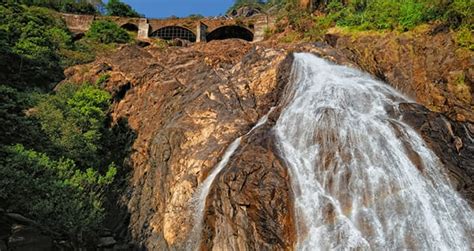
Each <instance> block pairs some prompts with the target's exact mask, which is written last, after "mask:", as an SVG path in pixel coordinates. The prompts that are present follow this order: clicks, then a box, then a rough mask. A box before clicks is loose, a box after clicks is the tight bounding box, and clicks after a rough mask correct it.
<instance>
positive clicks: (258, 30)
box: [253, 14, 269, 42]
mask: <svg viewBox="0 0 474 251" xmlns="http://www.w3.org/2000/svg"><path fill="white" fill-rule="evenodd" d="M268 28H269V19H268V16H267V15H263V14H262V15H260V16H259V17H258V18H257V20H256V22H255V25H254V32H253V42H259V41H262V40H264V39H265V30H266V29H268Z"/></svg>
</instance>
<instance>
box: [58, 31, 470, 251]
mask: <svg viewBox="0 0 474 251" xmlns="http://www.w3.org/2000/svg"><path fill="white" fill-rule="evenodd" d="M344 39H347V40H344ZM344 41H346V42H344ZM367 44H368V42H366V43H362V42H360V45H359V43H358V45H357V46H364V45H365V46H367ZM333 45H334V46H335V47H336V48H338V49H337V50H336V49H334V48H332V47H330V46H321V45H320V46H314V45H298V46H287V47H286V48H283V47H278V46H270V45H266V44H249V43H246V42H243V41H238V40H228V41H222V42H211V43H208V44H196V45H193V46H191V47H175V48H169V49H165V50H161V49H159V48H154V47H152V46H150V47H148V48H140V47H137V46H125V47H123V48H121V49H120V50H119V51H118V52H117V53H115V54H114V55H110V56H109V57H106V58H102V59H99V60H97V61H96V62H94V63H91V64H88V65H82V66H77V67H73V68H71V69H69V70H68V71H67V72H66V76H67V78H68V79H67V80H66V81H68V80H70V81H74V82H84V81H89V82H96V81H97V79H99V77H100V76H101V75H105V74H107V75H109V76H110V78H109V79H108V80H107V81H106V82H105V83H103V86H104V88H105V89H107V90H109V91H110V92H111V93H113V95H114V106H113V110H112V111H111V117H112V120H113V121H114V122H118V121H120V120H126V121H128V124H129V126H130V127H131V128H132V129H133V130H134V131H135V132H136V133H137V138H136V140H135V142H134V144H133V149H132V150H133V153H132V154H131V156H130V158H129V160H128V164H129V166H130V167H131V170H132V171H131V176H130V180H129V184H128V189H127V193H126V194H124V195H123V201H121V202H120V203H124V204H126V205H127V208H128V211H129V213H130V219H129V224H125V225H124V226H123V227H126V228H129V229H130V231H131V234H132V238H133V240H134V241H135V242H136V243H139V245H141V246H143V247H146V248H148V249H149V250H176V249H183V248H184V247H185V246H184V245H185V244H186V241H187V239H188V238H189V236H190V234H191V230H192V227H193V225H194V224H195V221H194V218H193V215H194V213H195V212H194V210H193V207H192V205H191V203H190V200H191V198H192V196H193V194H194V193H195V192H196V189H197V187H198V186H199V184H201V183H202V182H203V180H204V179H205V178H206V177H207V175H208V174H209V173H210V171H211V170H212V168H213V167H214V166H215V165H216V164H217V163H218V161H219V160H220V159H221V158H222V155H223V153H224V151H225V150H226V148H227V146H228V145H229V144H230V143H231V142H232V141H233V140H235V139H236V138H238V137H240V136H243V135H245V136H244V137H243V138H242V143H241V144H240V147H239V148H238V149H237V150H236V152H235V153H234V154H233V155H232V157H231V159H230V160H229V162H228V165H227V166H226V167H225V169H224V170H223V171H222V172H221V173H220V174H219V175H218V176H217V178H216V180H215V182H214V183H213V184H212V186H211V190H210V193H209V196H208V197H207V201H206V206H205V211H204V212H205V213H204V222H203V231H202V235H201V242H200V245H199V246H200V248H201V249H203V250H208V249H212V248H214V249H215V250H222V249H225V247H229V246H234V247H236V248H237V249H239V250H282V249H292V248H293V246H294V242H295V226H294V219H293V212H292V208H293V207H292V203H293V201H292V193H293V191H292V190H291V186H290V184H289V179H288V173H287V169H286V166H285V163H284V162H283V161H282V160H281V159H280V158H279V154H278V152H277V151H276V150H275V143H274V137H273V135H272V131H271V130H270V128H271V127H272V126H273V124H274V123H275V121H276V119H277V118H278V116H279V113H280V109H281V107H279V108H277V109H275V110H274V111H273V112H272V113H271V114H270V117H269V120H268V122H267V123H266V124H265V125H264V126H262V127H259V128H257V129H256V130H254V131H252V132H251V133H250V134H248V135H246V134H247V133H248V132H249V130H250V129H251V128H252V127H253V125H255V123H256V122H257V120H258V119H259V118H260V117H262V116H263V115H265V114H266V113H267V112H268V111H269V110H270V108H271V107H273V106H278V105H279V104H281V102H284V101H283V100H282V99H281V97H282V94H283V93H284V92H285V87H286V86H287V83H288V82H289V80H288V76H289V71H290V66H291V62H292V57H291V53H290V52H291V51H295V50H297V51H310V52H313V53H315V54H318V55H320V56H322V57H325V58H327V59H329V60H332V61H335V62H337V63H341V64H353V63H355V64H356V65H359V66H360V67H362V68H363V69H366V70H367V71H369V72H373V73H374V74H376V75H377V76H379V77H383V78H384V79H386V80H388V81H389V82H390V83H392V84H393V85H394V86H395V87H398V88H399V89H401V90H402V91H404V92H406V93H407V94H413V93H415V94H419V97H420V101H421V103H422V104H425V105H428V104H431V103H429V102H428V101H426V103H424V100H425V99H426V100H433V99H436V98H434V97H432V96H431V93H432V91H433V88H432V87H431V86H432V83H431V82H429V83H428V84H426V83H425V82H423V83H424V84H417V83H421V82H422V80H420V79H419V78H422V79H423V80H424V79H425V78H424V77H420V76H425V77H426V76H428V75H429V76H430V79H431V76H432V74H428V73H430V72H431V71H432V70H433V69H427V70H423V67H425V66H427V62H432V61H433V60H428V59H427V58H428V56H424V58H423V59H419V58H417V60H418V61H416V62H419V64H418V63H416V67H417V68H416V69H418V70H417V71H416V72H410V73H409V74H408V75H406V74H407V73H406V72H405V70H406V69H405V67H407V68H409V67H411V66H413V64H414V63H413V61H410V60H411V59H410V60H406V61H403V62H411V63H412V65H409V66H406V65H403V64H402V65H401V66H398V63H400V60H399V58H398V57H393V55H391V54H390V55H385V54H383V55H380V56H379V55H378V54H376V51H379V50H382V49H381V48H382V47H383V45H381V44H378V43H376V44H375V46H374V47H370V46H368V48H367V49H366V50H373V52H371V53H372V54H370V55H372V56H364V55H369V54H362V53H358V52H357V50H355V49H350V48H352V47H350V46H353V44H350V43H349V38H338V39H337V42H336V43H333ZM377 48H378V49H377ZM397 48H398V47H397ZM396 51H397V53H398V55H405V54H404V53H403V51H404V50H402V52H401V51H398V50H396ZM430 53H431V52H430ZM344 55H347V57H345V56H344ZM384 55H385V56H384ZM426 55H427V54H426ZM379 57H382V58H383V59H379ZM420 57H422V56H420ZM374 58H377V59H374ZM400 58H404V56H400ZM350 59H352V61H351V60H350ZM374 60H376V61H375V62H377V63H376V64H375V65H376V66H375V65H374ZM413 60H414V59H413ZM420 62H421V63H420ZM456 62H457V61H456ZM462 62H463V63H459V64H460V65H458V66H457V69H458V68H459V69H462V67H463V66H464V65H465V64H466V62H465V61H462ZM432 64H434V63H430V64H429V65H432ZM446 64H447V65H449V62H447V63H446ZM372 66H373V67H372ZM395 66H396V67H395ZM433 67H434V66H433ZM450 67H452V66H450ZM435 68H437V67H435ZM450 69H451V68H450ZM453 69H454V68H453ZM433 71H438V70H433ZM439 71H440V72H439V73H438V74H439V77H440V78H448V77H449V76H450V74H448V73H449V70H448V73H446V72H444V71H445V70H439ZM466 71H468V70H465V71H463V72H464V73H466ZM400 76H403V77H400ZM426 78H427V77H426ZM436 78H437V77H433V79H436ZM426 88H428V90H426ZM430 88H431V89H430ZM437 90H439V91H440V92H441V90H444V89H440V88H438V89H437ZM424 95H425V96H424ZM443 97H444V96H443ZM423 98H425V99H423ZM450 98H452V96H449V95H448V96H446V97H445V99H446V100H450ZM446 102H448V101H445V103H442V104H446ZM449 102H451V101H449ZM453 102H454V104H457V103H456V102H461V101H459V99H458V98H456V97H454V101H453ZM440 107H442V108H443V109H444V110H443V109H441V108H440V110H442V111H444V112H445V113H446V114H448V115H449V116H451V117H454V118H460V117H459V116H461V115H462V116H464V119H463V120H466V121H471V120H470V119H471V117H470V116H471V115H470V114H471V113H472V110H471V111H468V110H466V109H465V108H466V106H465V103H462V105H459V106H444V105H443V106H440ZM459 109H460V110H459ZM400 111H401V113H402V115H403V116H404V118H405V119H406V121H408V122H409V123H411V124H412V125H413V126H414V127H415V128H417V129H419V131H420V133H421V134H422V135H423V136H424V138H425V140H426V141H427V142H428V143H429V144H430V146H431V147H432V148H433V149H434V150H435V152H436V153H437V154H438V156H439V157H440V158H441V159H442V161H443V163H445V165H446V167H447V168H448V170H450V173H451V174H452V177H453V183H454V184H455V185H456V187H457V188H458V189H459V190H460V191H461V192H462V194H463V195H465V196H466V197H467V198H469V199H471V201H472V199H473V181H472V177H474V176H473V175H472V174H473V171H474V167H473V166H472V163H471V162H472V161H469V160H472V159H473V158H474V143H473V141H472V135H473V134H474V128H473V125H472V124H471V123H469V122H466V123H462V122H455V121H454V120H450V119H448V118H447V117H445V116H444V115H442V114H439V113H435V112H432V111H429V110H427V109H425V108H423V107H422V106H419V105H413V104H402V105H401V107H400ZM453 114H454V115H453ZM457 114H461V115H457ZM125 220H126V219H123V220H122V219H120V220H119V221H125Z"/></svg>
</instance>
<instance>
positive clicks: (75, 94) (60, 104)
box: [34, 84, 111, 166]
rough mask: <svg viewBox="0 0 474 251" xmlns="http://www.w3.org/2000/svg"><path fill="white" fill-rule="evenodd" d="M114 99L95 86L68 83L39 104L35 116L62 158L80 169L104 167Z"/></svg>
mask: <svg viewBox="0 0 474 251" xmlns="http://www.w3.org/2000/svg"><path fill="white" fill-rule="evenodd" d="M110 98H111V96H110V94H109V93H108V92H106V91H103V90H100V89H98V88H97V87H94V86H91V85H75V84H64V85H62V86H61V87H60V88H59V90H58V92H57V93H56V94H55V95H48V96H46V97H45V98H44V100H43V101H42V102H40V103H39V105H38V106H37V107H36V112H35V114H34V115H35V117H37V118H38V119H39V121H40V123H41V128H42V130H43V131H44V132H45V133H46V135H47V136H48V138H49V140H50V141H51V142H52V143H53V145H54V146H55V147H56V148H57V149H58V150H57V152H56V154H57V155H58V156H65V157H66V158H70V159H74V160H75V161H77V163H78V164H79V165H80V166H96V165H99V164H101V161H100V159H101V158H100V156H99V152H100V151H101V146H102V141H104V140H105V139H104V133H105V132H104V128H105V120H106V114H107V109H108V107H109V105H110Z"/></svg>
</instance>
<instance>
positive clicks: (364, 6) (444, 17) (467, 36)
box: [265, 0, 474, 49]
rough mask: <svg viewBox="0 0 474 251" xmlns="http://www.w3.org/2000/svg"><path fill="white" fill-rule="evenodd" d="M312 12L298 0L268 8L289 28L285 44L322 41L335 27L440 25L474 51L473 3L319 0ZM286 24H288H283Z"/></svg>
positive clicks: (282, 27)
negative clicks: (276, 11) (303, 8)
mask: <svg viewBox="0 0 474 251" xmlns="http://www.w3.org/2000/svg"><path fill="white" fill-rule="evenodd" d="M312 4H313V5H312V11H307V12H305V11H302V10H301V8H299V6H298V5H299V1H298V0H272V1H268V2H267V3H266V4H265V6H266V8H267V9H269V8H272V9H273V8H276V9H277V10H278V13H279V14H278V18H277V24H276V28H275V29H274V30H273V31H269V32H276V33H278V32H282V31H283V30H285V29H286V28H287V26H288V25H289V27H290V28H291V30H292V31H293V32H290V33H287V34H286V35H285V37H284V38H283V40H282V41H283V42H285V41H287V42H291V41H294V40H295V39H298V38H299V39H301V38H302V37H303V38H304V39H310V40H317V39H321V37H322V35H324V33H325V31H326V30H327V29H328V28H330V27H333V26H339V27H343V28H347V29H350V30H353V31H361V30H397V31H402V32H403V31H408V30H412V29H414V28H415V27H416V26H418V25H420V24H425V23H434V22H436V23H441V24H444V25H446V26H448V27H450V28H451V29H452V30H454V31H455V32H456V35H455V36H456V38H455V39H456V41H457V43H458V44H459V45H460V46H463V47H467V48H470V49H474V44H473V36H472V34H473V32H472V31H473V29H474V4H473V2H472V0H450V1H445V0H436V1H431V0H370V1H368V0H350V1H348V0H318V1H312ZM282 21H287V22H282Z"/></svg>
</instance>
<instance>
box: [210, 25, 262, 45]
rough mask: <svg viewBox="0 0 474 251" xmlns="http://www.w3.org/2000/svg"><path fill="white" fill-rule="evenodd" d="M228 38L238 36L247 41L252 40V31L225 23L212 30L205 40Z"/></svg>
mask: <svg viewBox="0 0 474 251" xmlns="http://www.w3.org/2000/svg"><path fill="white" fill-rule="evenodd" d="M229 38H240V39H243V40H247V41H253V32H252V31H250V30H249V29H247V28H245V27H242V26H239V25H226V26H221V27H219V28H217V29H215V30H213V31H212V32H210V33H209V34H207V36H206V40H207V41H211V40H222V39H229Z"/></svg>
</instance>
